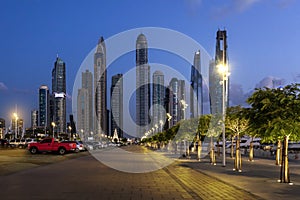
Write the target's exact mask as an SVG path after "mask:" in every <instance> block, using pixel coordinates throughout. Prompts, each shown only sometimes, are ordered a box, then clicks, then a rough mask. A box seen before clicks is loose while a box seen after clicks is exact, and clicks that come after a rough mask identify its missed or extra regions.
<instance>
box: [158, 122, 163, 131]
mask: <svg viewBox="0 0 300 200" xmlns="http://www.w3.org/2000/svg"><path fill="white" fill-rule="evenodd" d="M159 124H160V132H162V129H163V125H164V121H163V120H159Z"/></svg>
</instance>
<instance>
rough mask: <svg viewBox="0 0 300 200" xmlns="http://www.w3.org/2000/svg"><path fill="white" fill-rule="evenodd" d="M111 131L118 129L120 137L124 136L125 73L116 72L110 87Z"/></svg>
mask: <svg viewBox="0 0 300 200" xmlns="http://www.w3.org/2000/svg"><path fill="white" fill-rule="evenodd" d="M110 108H111V109H110V110H111V133H110V135H111V136H113V135H114V131H115V130H117V133H118V138H122V137H123V75H122V74H116V75H114V76H113V77H112V80H111V89H110Z"/></svg>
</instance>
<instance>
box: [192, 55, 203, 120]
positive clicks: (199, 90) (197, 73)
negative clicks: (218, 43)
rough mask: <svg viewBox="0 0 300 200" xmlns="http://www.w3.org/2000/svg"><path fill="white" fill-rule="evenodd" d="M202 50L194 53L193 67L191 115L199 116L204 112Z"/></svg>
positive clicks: (193, 116)
mask: <svg viewBox="0 0 300 200" xmlns="http://www.w3.org/2000/svg"><path fill="white" fill-rule="evenodd" d="M200 55H201V54H200V50H198V51H197V52H196V53H195V55H194V65H192V68H191V88H190V89H191V92H190V117H191V118H197V117H198V116H200V115H202V114H203V87H202V75H201V60H200Z"/></svg>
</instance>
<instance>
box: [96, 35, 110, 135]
mask: <svg viewBox="0 0 300 200" xmlns="http://www.w3.org/2000/svg"><path fill="white" fill-rule="evenodd" d="M106 89H107V81H106V48H105V43H104V38H103V37H101V38H100V39H99V41H98V45H97V50H96V52H95V54H94V90H95V115H96V116H95V124H94V128H95V130H96V133H97V134H105V135H108V132H107V123H108V121H107V99H106Z"/></svg>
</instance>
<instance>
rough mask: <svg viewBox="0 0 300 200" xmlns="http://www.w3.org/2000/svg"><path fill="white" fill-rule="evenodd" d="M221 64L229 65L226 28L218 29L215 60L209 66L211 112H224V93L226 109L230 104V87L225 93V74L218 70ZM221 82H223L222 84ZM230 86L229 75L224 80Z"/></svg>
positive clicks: (226, 88)
mask: <svg viewBox="0 0 300 200" xmlns="http://www.w3.org/2000/svg"><path fill="white" fill-rule="evenodd" d="M220 65H223V66H227V34H226V30H218V31H217V37H216V55H215V60H212V61H211V62H210V66H209V93H210V109H211V114H213V115H215V114H222V109H223V101H222V98H223V94H225V110H226V107H227V104H228V91H227V90H228V87H224V88H225V91H224V92H225V93H223V86H222V81H223V77H222V76H223V74H221V73H220V72H219V70H218V67H219V66H220ZM220 83H221V84H220ZM224 83H225V85H227V86H228V77H227V79H226V80H225V81H224Z"/></svg>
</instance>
